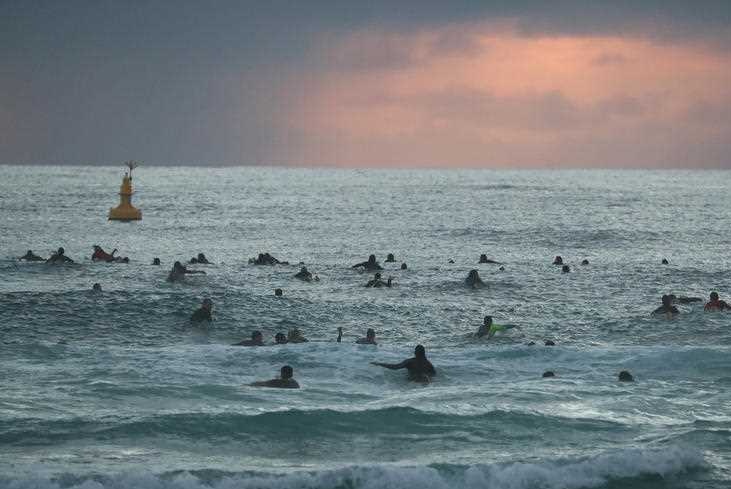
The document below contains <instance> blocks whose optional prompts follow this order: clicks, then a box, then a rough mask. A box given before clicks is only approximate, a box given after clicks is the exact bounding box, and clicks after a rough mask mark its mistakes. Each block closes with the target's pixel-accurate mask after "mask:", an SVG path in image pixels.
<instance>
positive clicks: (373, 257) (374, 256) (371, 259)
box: [368, 255, 376, 262]
mask: <svg viewBox="0 0 731 489" xmlns="http://www.w3.org/2000/svg"><path fill="white" fill-rule="evenodd" d="M368 261H369V262H375V261H376V255H369V256H368Z"/></svg>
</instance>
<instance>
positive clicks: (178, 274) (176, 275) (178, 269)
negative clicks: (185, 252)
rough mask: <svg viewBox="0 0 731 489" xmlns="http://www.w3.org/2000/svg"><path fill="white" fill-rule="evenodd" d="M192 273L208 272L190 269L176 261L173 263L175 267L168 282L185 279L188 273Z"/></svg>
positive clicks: (169, 275)
mask: <svg viewBox="0 0 731 489" xmlns="http://www.w3.org/2000/svg"><path fill="white" fill-rule="evenodd" d="M191 273H198V274H203V275H205V274H206V272H204V271H203V270H188V269H187V268H185V266H184V265H183V264H182V263H180V262H179V261H176V262H175V263H173V268H172V270H170V273H169V274H168V282H177V281H180V280H183V279H184V278H185V276H186V275H187V274H191Z"/></svg>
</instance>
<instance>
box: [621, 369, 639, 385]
mask: <svg viewBox="0 0 731 489" xmlns="http://www.w3.org/2000/svg"><path fill="white" fill-rule="evenodd" d="M634 380H635V379H634V377H632V374H631V373H629V372H628V371H626V370H622V371H621V372H619V381H620V382H633V381H634Z"/></svg>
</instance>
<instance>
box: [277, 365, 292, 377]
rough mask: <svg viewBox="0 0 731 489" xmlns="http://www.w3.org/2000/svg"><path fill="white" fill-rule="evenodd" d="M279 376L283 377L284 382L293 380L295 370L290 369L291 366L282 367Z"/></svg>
mask: <svg viewBox="0 0 731 489" xmlns="http://www.w3.org/2000/svg"><path fill="white" fill-rule="evenodd" d="M279 375H280V376H281V377H282V379H284V380H287V379H291V378H292V376H293V375H294V369H293V368H292V367H290V366H289V365H285V366H284V367H282V368H281V370H280V371H279Z"/></svg>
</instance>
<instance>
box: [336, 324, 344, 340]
mask: <svg viewBox="0 0 731 489" xmlns="http://www.w3.org/2000/svg"><path fill="white" fill-rule="evenodd" d="M342 340H343V327H342V326H338V337H337V338H335V341H337V342H338V343H340V342H341V341H342Z"/></svg>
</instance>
